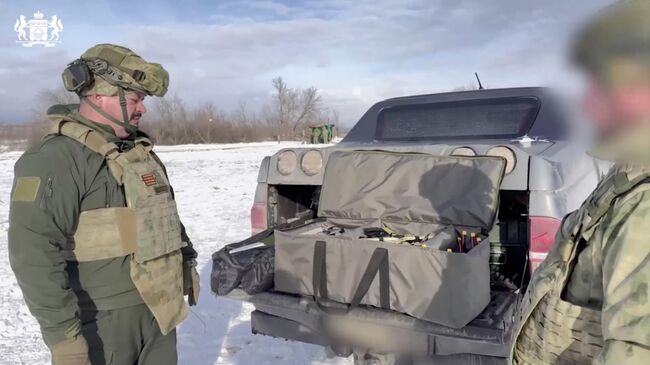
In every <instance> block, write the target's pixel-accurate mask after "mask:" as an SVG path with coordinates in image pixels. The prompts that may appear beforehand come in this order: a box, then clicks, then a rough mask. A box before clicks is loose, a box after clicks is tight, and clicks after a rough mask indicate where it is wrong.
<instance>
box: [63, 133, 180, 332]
mask: <svg viewBox="0 0 650 365" xmlns="http://www.w3.org/2000/svg"><path fill="white" fill-rule="evenodd" d="M52 134H61V135H64V136H68V137H70V138H72V139H74V140H76V141H78V142H80V143H82V144H83V145H84V146H86V147H88V148H89V149H91V150H92V151H94V152H96V153H98V154H100V155H101V156H103V157H104V158H105V160H106V163H107V165H108V168H109V170H110V172H111V175H112V176H113V177H114V178H115V180H117V182H118V184H120V185H121V186H123V187H124V192H125V196H126V205H127V206H126V207H115V208H100V209H93V210H89V211H84V212H81V214H80V215H79V223H78V226H77V229H76V232H75V234H74V237H73V240H72V241H73V242H71V244H70V249H69V250H65V251H64V255H65V257H66V259H67V260H69V261H78V262H84V261H94V260H101V259H107V258H113V257H122V256H131V260H130V262H131V263H130V265H131V266H130V274H131V279H132V280H133V283H134V284H135V287H136V288H137V290H138V292H139V293H140V295H141V296H142V299H143V301H144V303H145V304H146V305H147V306H148V307H149V309H150V310H151V312H152V313H153V315H154V317H155V318H156V320H157V322H158V325H159V326H160V330H161V332H162V333H163V335H165V334H167V333H169V332H170V331H172V330H173V329H174V328H175V327H176V326H177V325H178V324H179V323H180V322H182V321H183V319H185V317H186V316H187V311H188V309H187V305H186V304H185V301H184V298H183V266H182V265H183V262H182V260H183V258H182V254H181V251H180V248H181V247H183V246H184V245H185V243H184V242H182V240H181V223H180V219H179V217H178V212H177V209H176V203H175V201H174V199H173V198H172V194H171V188H170V185H169V181H168V180H167V177H166V175H165V173H164V171H163V169H162V167H161V166H160V164H159V163H158V162H157V161H156V160H155V159H154V158H153V157H152V155H151V149H152V143H151V141H149V140H148V139H147V138H139V139H136V140H135V146H134V147H133V148H132V149H131V150H129V151H128V152H120V151H119V149H118V147H117V145H116V144H114V143H110V142H108V141H107V140H106V139H105V138H104V137H103V136H102V135H101V134H100V133H99V132H97V131H95V130H93V129H92V128H90V127H87V126H84V125H82V124H79V123H76V122H71V121H67V120H61V121H58V122H57V123H56V125H55V126H54V128H53V130H52Z"/></svg>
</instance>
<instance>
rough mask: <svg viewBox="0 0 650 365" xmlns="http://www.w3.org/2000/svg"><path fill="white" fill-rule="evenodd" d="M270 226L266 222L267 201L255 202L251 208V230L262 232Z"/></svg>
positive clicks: (254, 232) (253, 232)
mask: <svg viewBox="0 0 650 365" xmlns="http://www.w3.org/2000/svg"><path fill="white" fill-rule="evenodd" d="M267 228H268V224H267V222H266V202H259V203H254V204H253V207H252V208H251V232H252V234H256V233H260V232H262V231H264V230H265V229H267Z"/></svg>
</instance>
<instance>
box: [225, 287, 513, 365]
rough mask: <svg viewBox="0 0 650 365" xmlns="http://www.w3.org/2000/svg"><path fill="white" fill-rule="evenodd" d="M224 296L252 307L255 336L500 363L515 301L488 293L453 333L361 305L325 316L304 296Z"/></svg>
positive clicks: (337, 348) (343, 349) (345, 349)
mask: <svg viewBox="0 0 650 365" xmlns="http://www.w3.org/2000/svg"><path fill="white" fill-rule="evenodd" d="M227 297H229V298H231V299H235V300H240V301H246V302H250V303H252V304H253V305H254V306H255V308H256V310H255V311H254V312H253V314H252V319H251V326H252V331H253V332H254V333H258V334H264V335H269V336H273V337H280V338H285V339H290V340H295V341H300V342H306V343H312V344H317V345H321V346H325V347H329V348H330V349H333V350H334V352H336V353H337V354H339V355H343V356H347V355H349V352H350V349H351V348H352V347H357V348H364V349H368V352H376V353H391V352H399V353H408V354H411V355H414V356H418V357H433V356H446V355H459V354H473V355H474V356H479V357H480V356H485V357H488V358H502V359H503V358H505V357H507V355H508V351H509V341H508V340H509V337H510V331H511V324H512V316H513V311H514V309H515V306H516V303H517V301H518V298H519V296H518V295H517V294H515V293H513V292H510V291H501V290H498V291H497V290H493V292H492V298H491V302H490V304H489V305H488V306H487V308H486V309H485V310H484V311H483V312H482V313H481V314H480V315H479V316H478V317H477V318H476V319H474V320H473V321H472V322H470V323H469V324H468V325H467V326H465V327H463V328H459V329H456V328H450V327H446V326H442V325H438V324H435V323H431V322H425V321H422V320H418V319H416V318H413V317H411V316H408V315H405V314H401V313H397V312H393V311H384V310H381V309H378V308H373V307H365V306H364V307H358V308H355V309H353V310H351V311H349V312H348V313H347V314H346V315H344V316H342V315H340V314H339V315H337V314H328V313H325V312H324V311H323V310H322V309H321V308H319V306H318V305H317V304H316V303H315V302H314V301H313V299H311V298H309V297H301V296H295V295H289V294H284V293H278V292H266V293H260V294H257V295H252V296H251V295H247V294H246V293H244V292H243V291H241V290H234V291H233V292H231V293H230V294H229V295H228V296H227ZM481 363H484V362H481Z"/></svg>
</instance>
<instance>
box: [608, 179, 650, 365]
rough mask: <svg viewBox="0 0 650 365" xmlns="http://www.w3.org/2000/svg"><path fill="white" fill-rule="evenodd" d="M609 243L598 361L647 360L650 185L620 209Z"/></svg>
mask: <svg viewBox="0 0 650 365" xmlns="http://www.w3.org/2000/svg"><path fill="white" fill-rule="evenodd" d="M614 212H615V213H614V214H613V215H612V217H611V218H610V219H608V221H606V222H603V223H604V224H605V227H606V232H605V242H604V245H603V295H604V300H603V317H602V326H603V338H604V340H605V346H604V348H603V351H602V353H601V355H600V357H599V358H598V359H597V360H596V361H595V363H596V364H647V363H648V359H650V300H649V297H648V282H649V281H650V241H649V237H648V235H650V220H649V219H648V218H649V217H650V190H646V191H641V192H636V193H634V194H633V195H631V196H628V197H627V198H625V199H624V201H623V202H621V203H620V204H619V205H618V206H617V207H616V208H615V210H614Z"/></svg>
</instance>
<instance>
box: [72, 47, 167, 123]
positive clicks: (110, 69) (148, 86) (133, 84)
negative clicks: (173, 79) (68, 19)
mask: <svg viewBox="0 0 650 365" xmlns="http://www.w3.org/2000/svg"><path fill="white" fill-rule="evenodd" d="M61 76H62V78H63V85H64V86H65V88H66V90H68V91H73V92H75V93H77V94H78V95H79V96H87V95H108V96H113V95H118V96H119V97H120V104H121V107H122V119H123V120H122V121H119V120H117V119H116V118H114V117H113V116H111V115H109V114H108V113H106V112H105V111H103V110H101V109H100V108H99V107H98V106H97V105H96V104H94V103H93V102H91V101H90V100H87V99H86V100H85V102H86V103H88V105H90V106H91V107H92V108H93V109H94V110H95V111H97V112H98V113H99V114H101V115H102V116H104V117H105V118H106V119H108V120H110V121H112V122H113V123H116V124H118V125H121V126H123V127H124V128H125V129H126V130H127V131H129V132H130V133H134V132H135V131H136V130H137V127H135V126H134V125H132V124H130V123H129V116H128V113H127V110H126V98H125V96H124V95H125V91H126V90H130V91H137V92H141V93H144V94H146V95H153V96H164V95H165V94H166V93H167V88H168V86H169V73H167V71H166V70H165V69H164V68H163V67H162V66H161V65H160V64H158V63H151V62H147V61H145V60H144V59H142V57H140V56H138V55H137V54H136V53H135V52H133V51H132V50H130V49H128V48H126V47H122V46H118V45H114V44H98V45H96V46H93V47H91V48H89V49H88V50H87V51H86V52H84V53H83V54H82V55H81V57H80V58H79V59H77V60H74V61H73V62H71V63H70V64H68V67H67V68H66V69H65V70H64V71H63V74H62V75H61Z"/></svg>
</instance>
